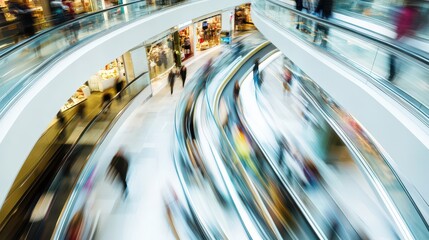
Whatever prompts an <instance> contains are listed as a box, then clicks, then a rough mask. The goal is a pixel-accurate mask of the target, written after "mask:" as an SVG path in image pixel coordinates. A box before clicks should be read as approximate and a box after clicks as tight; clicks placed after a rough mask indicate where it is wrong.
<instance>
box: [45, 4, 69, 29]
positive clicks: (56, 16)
mask: <svg viewBox="0 0 429 240" xmlns="http://www.w3.org/2000/svg"><path fill="white" fill-rule="evenodd" d="M49 6H50V8H51V13H52V18H53V19H52V20H53V21H52V22H53V24H54V25H59V24H61V23H63V22H65V21H67V16H68V12H69V7H67V6H66V5H64V4H63V2H62V1H60V0H51V1H50V3H49Z"/></svg>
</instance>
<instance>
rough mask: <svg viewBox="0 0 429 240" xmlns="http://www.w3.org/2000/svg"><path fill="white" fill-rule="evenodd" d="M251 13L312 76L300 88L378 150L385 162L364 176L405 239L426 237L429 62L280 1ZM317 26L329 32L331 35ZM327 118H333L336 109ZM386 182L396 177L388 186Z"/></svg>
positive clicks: (375, 162) (370, 162) (373, 162)
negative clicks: (319, 95) (351, 123)
mask: <svg viewBox="0 0 429 240" xmlns="http://www.w3.org/2000/svg"><path fill="white" fill-rule="evenodd" d="M253 10H254V12H253V15H252V16H253V17H254V21H255V24H256V26H257V27H260V29H261V32H262V33H263V34H265V35H266V36H267V37H268V38H269V39H270V38H271V39H272V41H273V42H274V43H275V44H276V45H277V47H278V48H279V49H280V50H281V51H282V52H283V53H284V54H285V55H286V56H287V57H288V58H290V59H291V61H293V62H294V63H295V64H296V65H297V66H299V67H300V69H302V71H303V72H305V73H306V74H308V75H306V76H308V78H306V79H312V80H311V81H303V82H304V83H310V82H312V83H314V84H313V85H315V86H317V87H314V86H313V87H312V88H313V89H317V90H315V91H321V90H323V91H324V92H326V94H328V95H329V96H331V98H332V99H335V102H337V103H338V104H341V105H342V107H343V108H344V109H345V111H347V112H348V114H349V115H350V116H351V117H352V118H354V119H356V122H359V123H360V125H361V126H362V128H364V129H365V130H366V131H367V132H369V133H368V135H371V138H372V139H374V140H373V141H374V142H376V143H377V144H376V147H377V148H379V149H380V150H379V151H380V152H381V153H382V154H381V153H378V155H377V157H376V158H374V157H373V156H366V162H364V164H363V165H364V169H366V170H365V171H368V175H369V176H370V177H371V179H372V181H373V182H374V183H375V185H374V186H376V188H377V189H378V190H377V192H378V194H380V195H381V197H382V198H383V199H384V200H382V201H383V202H384V204H385V206H386V207H387V208H388V211H389V213H390V215H391V217H392V219H393V220H394V221H395V222H396V224H397V227H398V228H399V229H401V231H402V235H403V237H404V238H411V236H414V237H416V238H422V236H426V235H425V234H426V230H425V229H427V222H426V220H425V219H427V216H428V214H427V213H428V207H427V203H426V199H427V196H428V195H427V188H426V186H425V183H423V182H422V179H424V178H425V176H426V171H424V170H422V168H421V163H422V162H425V161H426V160H425V159H426V158H427V157H426V156H427V152H428V148H427V136H428V135H427V123H428V115H427V112H428V111H427V110H428V108H427V106H428V98H427V96H428V94H427V92H428V91H427V88H426V86H427V85H428V78H427V76H428V75H429V67H428V66H429V64H428V63H429V62H428V60H427V59H428V58H427V57H425V55H424V54H421V53H417V52H410V51H408V50H407V49H405V48H402V47H401V46H399V45H395V44H394V43H392V42H384V41H382V40H380V39H378V38H377V36H374V34H369V33H365V32H361V31H358V30H356V29H350V28H347V27H345V26H339V25H337V24H335V23H332V22H329V21H325V20H323V19H319V18H318V17H315V16H311V15H307V14H303V13H301V12H298V11H295V10H294V9H291V8H290V7H288V6H285V5H284V4H281V3H279V2H278V1H255V2H254V8H253ZM297 15H299V16H300V17H302V18H304V20H303V22H305V23H306V24H307V26H308V27H309V28H310V29H312V33H314V32H315V31H316V34H320V35H322V36H320V35H319V36H318V37H315V36H314V35H312V34H308V33H304V32H300V31H297V30H296V24H297V21H296V20H297ZM267 23H269V24H272V25H271V27H269V25H267ZM263 26H265V28H263ZM316 26H319V29H320V26H324V28H325V29H328V31H327V32H328V34H326V33H323V32H320V31H319V30H316V28H317V27H316ZM273 30H274V31H277V32H274V31H273ZM314 41H315V42H314ZM286 43H288V44H290V46H288V45H287V44H286ZM291 46H293V47H291ZM392 59H393V62H394V63H393V65H395V66H396V70H397V71H396V73H395V77H394V78H393V79H390V78H389V76H391V72H392V71H395V66H394V67H393V68H392ZM395 63H396V64H395ZM389 79H390V80H391V81H389ZM330 111H331V112H335V107H332V109H331V110H330ZM334 116H335V115H334ZM334 118H335V117H334ZM398 144H400V146H401V147H399V148H398ZM371 149H372V148H371ZM361 154H363V155H366V154H368V151H367V150H364V149H363V150H362V151H361ZM369 155H371V154H369ZM385 171H387V173H386V172H385ZM374 173H375V174H374ZM385 176H391V178H390V179H389V181H387V179H386V177H385ZM407 229H408V230H409V231H408V230H407ZM422 229H423V230H422ZM423 238H424V237H423Z"/></svg>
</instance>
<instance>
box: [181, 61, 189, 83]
mask: <svg viewBox="0 0 429 240" xmlns="http://www.w3.org/2000/svg"><path fill="white" fill-rule="evenodd" d="M187 71H188V70H187V69H186V67H185V65H182V67H180V78H181V79H182V86H183V87H185V81H186V73H187Z"/></svg>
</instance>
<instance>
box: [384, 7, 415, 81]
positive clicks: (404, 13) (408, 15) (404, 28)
mask: <svg viewBox="0 0 429 240" xmlns="http://www.w3.org/2000/svg"><path fill="white" fill-rule="evenodd" d="M410 3H411V1H410V0H408V1H406V2H405V5H404V6H402V7H401V9H400V10H399V13H398V15H397V16H396V19H395V24H396V37H395V39H396V40H397V41H400V42H401V41H403V38H404V37H411V36H413V35H414V33H415V31H414V30H416V29H417V27H418V24H419V23H418V19H419V11H418V8H417V7H415V6H412V5H411V4H410ZM396 73H397V69H396V56H395V55H394V54H390V56H389V76H388V78H387V79H388V80H389V81H393V80H394V79H395V77H396Z"/></svg>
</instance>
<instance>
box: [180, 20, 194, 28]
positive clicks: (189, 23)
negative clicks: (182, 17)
mask: <svg viewBox="0 0 429 240" xmlns="http://www.w3.org/2000/svg"><path fill="white" fill-rule="evenodd" d="M191 24H192V21H187V22H185V23H182V24H179V25H178V26H177V28H178V29H181V28H182V27H186V26H188V25H191Z"/></svg>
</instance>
